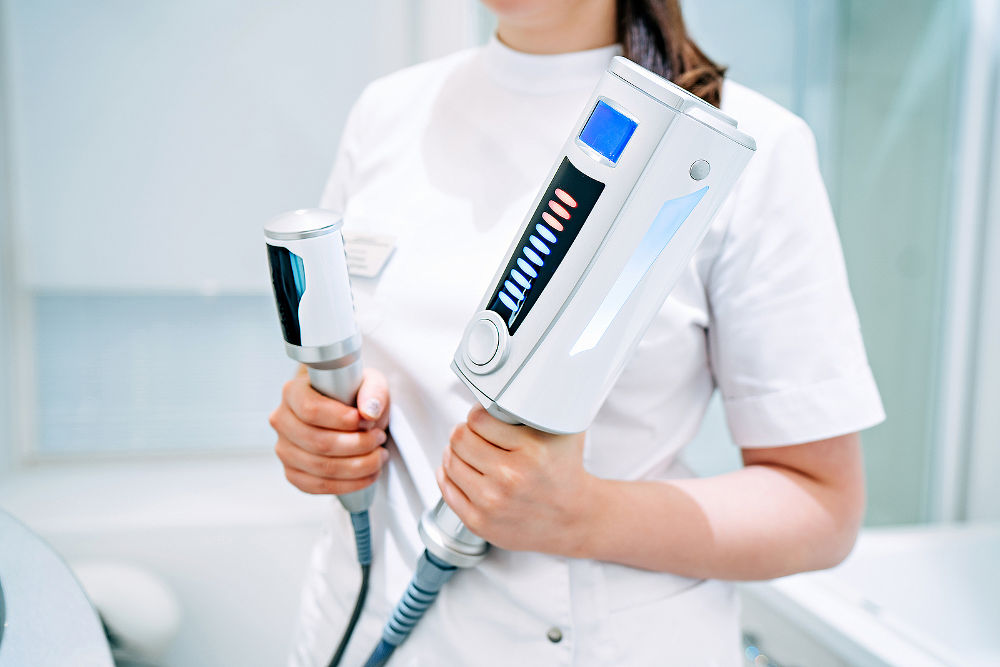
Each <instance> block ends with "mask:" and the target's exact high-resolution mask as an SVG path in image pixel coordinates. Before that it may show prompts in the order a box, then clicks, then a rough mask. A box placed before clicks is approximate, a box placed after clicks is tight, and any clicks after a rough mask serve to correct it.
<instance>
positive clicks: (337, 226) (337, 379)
mask: <svg viewBox="0 0 1000 667" xmlns="http://www.w3.org/2000/svg"><path fill="white" fill-rule="evenodd" d="M342 224H343V223H342V221H341V220H340V218H339V217H338V216H336V215H335V214H334V213H332V212H330V211H325V210H322V209H299V210H297V211H292V212H290V213H285V214H282V215H279V216H278V217H276V218H274V219H272V220H271V221H270V222H268V223H267V224H266V225H265V226H264V236H265V239H266V241H267V258H268V264H269V266H270V270H271V285H272V287H273V288H274V300H275V304H276V306H277V308H278V317H279V319H280V321H281V332H282V335H283V336H284V339H285V351H286V352H287V353H288V356H289V357H291V358H292V359H295V360H296V361H299V362H301V363H303V364H305V365H306V366H307V367H308V370H309V383H310V384H311V385H312V386H313V388H314V389H316V391H318V392H320V393H322V394H325V395H326V396H329V397H331V398H334V399H336V400H338V401H340V402H341V403H344V404H346V405H354V402H355V400H356V398H357V394H358V387H360V386H361V374H362V369H363V367H362V363H361V334H360V333H359V331H358V327H357V323H356V320H355V317H354V300H353V297H352V295H351V283H350V277H349V276H348V271H347V258H346V255H345V253H344V239H343V236H342V234H341V227H342ZM374 493H375V486H374V485H371V486H369V487H367V488H365V489H362V490H360V491H355V492H353V493H348V494H344V495H341V496H337V497H338V498H339V499H340V502H341V503H342V504H343V505H344V507H345V508H347V510H348V511H349V512H352V513H355V512H360V511H362V510H365V509H367V508H368V507H369V506H370V505H371V501H372V498H373V497H374Z"/></svg>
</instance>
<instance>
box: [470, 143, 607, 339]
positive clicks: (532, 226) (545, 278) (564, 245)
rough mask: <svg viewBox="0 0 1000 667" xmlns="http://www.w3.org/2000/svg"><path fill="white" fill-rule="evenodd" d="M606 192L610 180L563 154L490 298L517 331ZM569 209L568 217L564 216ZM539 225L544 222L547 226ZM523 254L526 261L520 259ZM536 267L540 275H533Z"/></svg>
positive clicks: (512, 330) (494, 306)
mask: <svg viewBox="0 0 1000 667" xmlns="http://www.w3.org/2000/svg"><path fill="white" fill-rule="evenodd" d="M556 190H561V191H562V192H563V193H564V197H562V198H561V197H559V196H557V195H556ZM602 192H604V183H601V182H600V181H597V180H594V179H593V178H591V177H590V176H587V175H586V174H584V173H583V172H582V171H580V170H579V169H577V168H576V167H574V166H573V165H572V163H570V161H569V158H563V161H562V164H560V165H559V169H558V170H556V174H555V176H553V178H552V182H551V183H549V187H548V189H546V190H545V194H544V195H543V196H542V200H541V202H540V203H539V204H538V208H536V209H535V212H534V214H533V215H532V216H531V222H530V223H529V224H528V228H527V229H526V230H525V232H524V234H523V235H522V236H521V240H520V241H518V244H517V250H516V251H515V252H514V255H513V256H512V257H511V260H510V262H509V263H508V264H507V268H506V269H505V271H504V274H503V277H502V278H501V279H500V284H499V285H497V286H496V288H495V289H494V290H493V296H492V297H491V298H490V301H489V304H490V305H489V309H490V310H492V311H493V312H495V313H497V314H498V315H500V317H501V318H503V320H504V322H506V323H507V329H508V331H510V333H511V335H513V334H514V332H515V331H517V328H518V327H519V326H520V325H521V322H523V321H524V318H525V317H526V316H527V315H528V313H529V312H530V311H531V307H532V306H534V305H535V302H536V301H537V300H538V296H539V294H541V293H542V290H544V289H545V286H546V285H547V284H548V282H549V280H550V279H551V278H552V275H553V274H554V273H555V272H556V269H557V268H559V264H560V263H562V260H563V258H564V257H566V252H567V251H568V250H569V247H570V246H571V245H572V244H573V241H574V240H575V239H576V237H577V235H578V234H579V233H580V229H581V228H582V227H583V223H584V222H586V221H587V218H588V217H589V216H590V212H591V211H592V210H594V205H595V204H596V203H597V199H598V198H599V197H600V196H601V193H602ZM565 195H568V198H567V197H565ZM567 201H569V202H570V203H567ZM572 204H575V206H574V205H572ZM543 214H547V216H546V215H543ZM567 214H568V216H569V218H568V219H567V218H566V217H564V216H565V215H567ZM546 217H549V218H550V220H553V221H555V223H556V224H557V226H562V227H563V229H562V230H559V229H557V228H555V227H553V226H552V225H551V224H549V223H548V222H546V220H545V218H546ZM538 226H541V228H542V230H541V231H539V230H538V229H537V227H538ZM553 238H554V239H555V241H554V242H553V241H552V239H553ZM539 244H540V246H539ZM544 250H548V253H547V254H546V253H545V252H544ZM519 259H520V260H521V262H522V263H519V262H518V260H519ZM525 264H526V265H527V267H526V268H524V266H525ZM531 272H534V273H535V275H530V274H531ZM522 279H523V280H522ZM526 284H527V286H526Z"/></svg>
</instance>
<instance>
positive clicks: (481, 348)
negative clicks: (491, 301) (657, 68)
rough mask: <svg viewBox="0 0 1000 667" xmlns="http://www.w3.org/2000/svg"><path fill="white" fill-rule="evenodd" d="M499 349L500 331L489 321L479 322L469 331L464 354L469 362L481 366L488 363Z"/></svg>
mask: <svg viewBox="0 0 1000 667" xmlns="http://www.w3.org/2000/svg"><path fill="white" fill-rule="evenodd" d="M499 347H500V331H499V330H498V329H497V325H495V324H494V323H493V322H490V321H489V320H479V321H478V322H476V323H475V324H473V325H472V328H470V329H469V336H468V338H466V341H465V352H466V354H468V355H469V361H471V362H472V363H474V364H478V365H480V366H483V365H485V364H488V363H490V361H491V360H492V359H493V357H495V356H496V353H497V349H498V348H499Z"/></svg>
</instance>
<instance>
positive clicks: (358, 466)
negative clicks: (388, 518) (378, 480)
mask: <svg viewBox="0 0 1000 667" xmlns="http://www.w3.org/2000/svg"><path fill="white" fill-rule="evenodd" d="M274 451H275V453H276V454H277V455H278V458H279V459H281V462H282V463H283V464H285V467H286V468H294V469H295V470H299V471H301V472H304V473H307V474H309V475H312V476H313V477H318V478H321V479H330V480H340V481H346V480H355V479H365V478H367V477H370V476H372V475H375V474H377V473H378V471H379V470H381V469H382V466H383V465H385V462H386V461H387V460H388V459H389V452H387V451H386V450H385V449H383V448H381V447H379V448H377V449H376V450H375V451H372V452H369V453H367V454H364V455H362V456H345V457H332V456H317V455H316V454H312V453H310V452H307V451H305V450H304V449H302V448H300V447H296V446H295V445H294V444H293V443H291V442H289V441H288V440H286V439H284V438H279V439H278V444H277V445H275V446H274Z"/></svg>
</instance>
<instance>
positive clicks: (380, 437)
mask: <svg viewBox="0 0 1000 667" xmlns="http://www.w3.org/2000/svg"><path fill="white" fill-rule="evenodd" d="M386 438H387V436H386V434H385V431H379V432H378V435H377V436H375V440H377V441H378V444H380V445H381V444H382V443H383V442H385V441H386Z"/></svg>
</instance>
